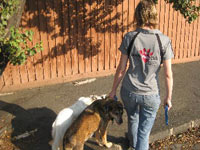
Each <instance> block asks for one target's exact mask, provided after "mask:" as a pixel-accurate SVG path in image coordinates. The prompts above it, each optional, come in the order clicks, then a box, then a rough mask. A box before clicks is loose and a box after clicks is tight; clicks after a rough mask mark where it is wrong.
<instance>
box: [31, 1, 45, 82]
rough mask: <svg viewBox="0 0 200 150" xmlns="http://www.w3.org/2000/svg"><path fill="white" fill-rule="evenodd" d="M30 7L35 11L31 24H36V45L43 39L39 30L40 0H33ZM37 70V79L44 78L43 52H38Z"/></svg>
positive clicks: (34, 29) (34, 36) (36, 58)
mask: <svg viewBox="0 0 200 150" xmlns="http://www.w3.org/2000/svg"><path fill="white" fill-rule="evenodd" d="M30 9H31V10H33V11H34V15H35V18H34V20H31V25H32V26H34V27H33V28H32V30H33V32H34V35H33V45H35V44H36V43H37V42H39V41H40V40H41V38H40V34H39V32H38V27H39V11H38V0H35V1H31V4H30ZM34 58H35V62H34V63H35V64H34V65H35V70H36V80H38V81H41V80H43V79H44V74H43V66H42V61H41V59H42V56H41V52H39V53H37V54H36V55H35V56H34Z"/></svg>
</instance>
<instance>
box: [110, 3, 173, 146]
mask: <svg viewBox="0 0 200 150" xmlns="http://www.w3.org/2000/svg"><path fill="white" fill-rule="evenodd" d="M135 22H136V25H137V29H136V30H135V31H132V32H129V33H127V34H126V35H125V36H124V38H123V41H122V43H121V46H120V48H119V50H120V51H121V58H120V63H119V65H118V67H117V71H116V74H115V77H114V82H113V87H112V91H111V92H110V94H109V96H110V97H112V98H114V96H115V95H116V90H117V88H118V86H119V84H120V82H121V80H122V79H123V82H122V87H121V91H120V94H121V98H122V101H123V103H124V106H125V109H126V112H127V116H128V140H129V146H130V149H132V150H133V149H136V150H147V149H148V147H149V143H148V141H149V135H150V132H151V129H152V126H153V124H154V120H155V117H156V113H157V111H158V108H159V105H160V95H159V81H158V73H159V70H160V65H161V63H163V67H164V72H165V80H166V90H167V92H166V97H165V99H164V106H165V105H168V110H170V109H171V107H172V103H171V97H172V87H173V77H172V68H171V59H172V58H173V56H174V55H173V51H172V47H171V42H170V39H169V38H168V37H167V36H165V35H163V34H162V33H161V32H160V31H159V30H157V29H155V28H156V26H157V23H158V20H157V12H156V6H155V4H154V3H153V2H152V1H150V0H146V1H145V0H143V1H141V2H140V3H139V4H138V6H137V8H136V11H135ZM128 60H129V64H130V65H129V68H128V70H127V71H126V66H127V62H128Z"/></svg>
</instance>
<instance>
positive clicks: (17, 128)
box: [0, 100, 56, 150]
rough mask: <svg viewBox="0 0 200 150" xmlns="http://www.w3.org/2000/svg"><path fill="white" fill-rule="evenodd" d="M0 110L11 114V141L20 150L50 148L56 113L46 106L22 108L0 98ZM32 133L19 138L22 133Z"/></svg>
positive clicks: (43, 149) (44, 149)
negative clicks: (52, 126)
mask: <svg viewBox="0 0 200 150" xmlns="http://www.w3.org/2000/svg"><path fill="white" fill-rule="evenodd" d="M0 110H3V111H5V112H7V113H10V114H12V115H13V119H12V120H11V128H12V133H11V141H12V143H13V144H14V145H15V146H16V147H17V148H19V149H20V150H47V149H50V145H49V141H50V140H51V125H52V122H53V121H54V119H55V117H56V113H55V112H54V111H52V110H50V109H48V108H46V107H41V108H32V109H27V110H26V109H24V108H22V107H21V106H19V105H16V104H12V103H7V102H4V101H2V100H0ZM31 131H32V134H31V135H30V136H28V137H25V138H20V139H16V138H19V137H20V135H24V133H28V132H29V133H30V132H31Z"/></svg>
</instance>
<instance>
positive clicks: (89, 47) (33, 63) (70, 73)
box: [0, 0, 200, 88]
mask: <svg viewBox="0 0 200 150" xmlns="http://www.w3.org/2000/svg"><path fill="white" fill-rule="evenodd" d="M139 1H140V0H134V1H133V0H111V1H107V0H96V1H92V0H80V1H71V0H45V1H40V0H36V1H35V0H27V3H26V8H25V11H24V13H23V16H22V24H21V26H22V27H23V29H32V30H33V31H34V33H35V34H34V40H33V43H29V44H30V46H32V45H33V44H34V43H36V42H39V41H40V40H42V41H43V46H44V51H42V52H41V53H38V54H37V55H36V56H34V57H30V58H28V60H27V63H26V64H25V65H23V66H18V67H16V66H11V65H8V66H7V67H6V69H5V71H4V73H3V75H2V76H1V78H0V88H1V87H3V88H7V87H10V88H11V87H17V86H19V85H20V87H23V85H24V84H27V86H24V87H29V85H34V86H36V85H37V84H38V85H40V86H41V84H43V85H45V84H48V83H51V82H50V81H52V83H55V82H61V81H62V82H66V81H69V79H70V80H75V79H78V78H79V79H80V78H81V77H82V78H85V77H87V76H90V75H91V74H92V76H95V75H96V74H97V73H98V74H101V73H102V74H104V75H105V74H109V72H114V71H115V69H116V67H117V64H118V63H119V59H120V51H119V50H118V48H119V46H120V44H121V42H122V38H123V36H124V35H125V34H126V33H127V32H129V31H132V30H134V27H133V17H134V11H135V8H136V6H137V4H138V3H139ZM197 3H199V2H196V4H197ZM157 10H158V14H159V29H160V30H161V31H162V32H163V33H164V34H166V35H168V36H169V37H170V39H171V40H172V47H173V49H174V54H175V59H174V60H173V63H182V62H190V61H198V60H199V57H200V38H199V35H200V27H199V25H200V19H199V18H198V20H196V21H195V22H193V23H192V24H188V23H187V22H186V21H185V19H184V18H183V16H182V15H180V13H179V12H176V11H175V10H174V9H173V8H172V6H171V5H169V4H166V3H165V2H164V1H158V5H157ZM97 76H98V75H97Z"/></svg>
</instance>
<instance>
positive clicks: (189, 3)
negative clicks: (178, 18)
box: [153, 0, 200, 23]
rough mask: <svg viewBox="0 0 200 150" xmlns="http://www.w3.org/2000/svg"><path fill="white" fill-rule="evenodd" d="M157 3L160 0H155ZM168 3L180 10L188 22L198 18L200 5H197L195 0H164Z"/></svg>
mask: <svg viewBox="0 0 200 150" xmlns="http://www.w3.org/2000/svg"><path fill="white" fill-rule="evenodd" d="M153 1H154V2H155V3H156V4H157V3H158V0H153ZM164 1H165V2H166V3H170V4H172V7H173V8H174V9H175V10H176V11H179V12H180V13H181V14H182V15H183V16H184V18H185V19H186V20H187V21H188V23H191V22H193V21H194V20H196V19H197V18H198V16H199V13H200V6H196V5H195V0H164Z"/></svg>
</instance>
